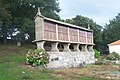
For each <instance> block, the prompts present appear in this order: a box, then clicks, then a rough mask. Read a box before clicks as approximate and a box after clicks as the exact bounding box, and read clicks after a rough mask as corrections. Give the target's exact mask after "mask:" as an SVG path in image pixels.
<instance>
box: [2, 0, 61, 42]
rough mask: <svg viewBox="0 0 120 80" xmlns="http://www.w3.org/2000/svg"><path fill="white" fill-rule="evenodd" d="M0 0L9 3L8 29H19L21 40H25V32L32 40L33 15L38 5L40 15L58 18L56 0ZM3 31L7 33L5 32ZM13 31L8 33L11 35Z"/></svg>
mask: <svg viewBox="0 0 120 80" xmlns="http://www.w3.org/2000/svg"><path fill="white" fill-rule="evenodd" d="M1 1H2V3H3V4H5V5H9V7H8V11H9V12H10V13H11V17H12V18H11V22H10V23H11V25H10V26H9V29H10V30H9V31H15V30H17V31H19V32H20V35H21V37H22V40H23V42H24V40H25V35H26V34H28V35H29V36H30V37H29V40H30V41H32V40H34V36H33V35H34V34H33V33H34V26H33V25H34V16H35V15H36V13H37V8H38V7H40V10H41V13H42V15H44V16H46V17H49V18H53V19H57V20H59V19H60V17H59V15H58V14H57V13H58V12H59V11H60V8H59V3H58V0H1ZM5 22H6V21H5ZM5 24H6V23H5ZM5 29H8V28H5ZM31 30H32V31H31ZM17 31H16V32H17ZM2 32H3V31H2ZM3 33H6V34H7V32H3ZM13 33H14V32H11V33H10V34H11V35H12V34H13ZM31 34H33V35H31ZM14 37H15V36H14Z"/></svg>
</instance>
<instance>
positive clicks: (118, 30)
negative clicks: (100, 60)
mask: <svg viewBox="0 0 120 80" xmlns="http://www.w3.org/2000/svg"><path fill="white" fill-rule="evenodd" d="M119 39H120V13H118V15H117V16H115V18H113V19H112V20H110V21H109V24H106V25H105V28H104V30H103V41H104V44H103V45H104V50H107V51H108V48H107V44H109V43H111V42H113V41H116V40H119Z"/></svg>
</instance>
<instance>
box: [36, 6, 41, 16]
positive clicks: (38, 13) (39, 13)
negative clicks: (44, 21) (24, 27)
mask: <svg viewBox="0 0 120 80" xmlns="http://www.w3.org/2000/svg"><path fill="white" fill-rule="evenodd" d="M37 15H41V12H40V8H39V7H38V12H37Z"/></svg>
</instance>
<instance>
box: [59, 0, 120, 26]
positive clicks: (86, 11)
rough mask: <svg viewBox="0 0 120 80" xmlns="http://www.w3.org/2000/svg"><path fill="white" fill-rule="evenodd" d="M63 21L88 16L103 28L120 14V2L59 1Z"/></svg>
mask: <svg viewBox="0 0 120 80" xmlns="http://www.w3.org/2000/svg"><path fill="white" fill-rule="evenodd" d="M59 2H60V8H61V9H62V10H61V12H60V13H59V15H60V17H61V18H62V19H70V18H73V17H75V16H76V15H82V16H86V17H88V18H91V19H93V20H94V21H95V22H96V23H97V24H100V25H102V26H104V25H105V23H108V22H109V20H111V19H113V18H114V17H115V16H117V14H118V13H120V0H59Z"/></svg>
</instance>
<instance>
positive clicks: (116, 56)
mask: <svg viewBox="0 0 120 80" xmlns="http://www.w3.org/2000/svg"><path fill="white" fill-rule="evenodd" d="M106 59H107V60H118V59H120V55H119V54H118V53H116V52H112V53H110V54H109V55H108V56H107V58H106Z"/></svg>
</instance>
